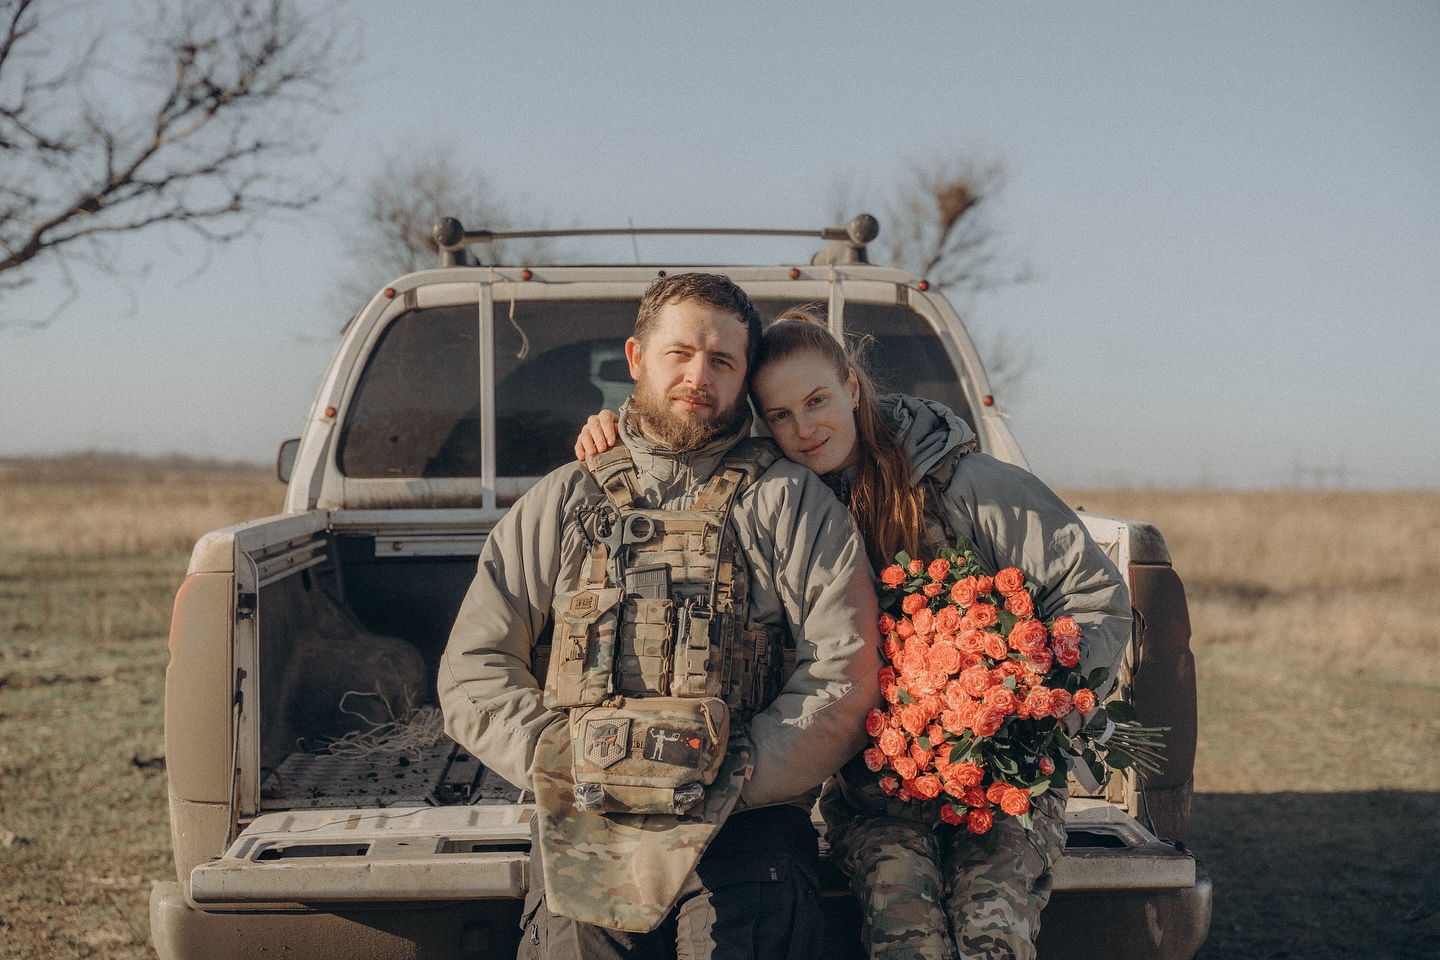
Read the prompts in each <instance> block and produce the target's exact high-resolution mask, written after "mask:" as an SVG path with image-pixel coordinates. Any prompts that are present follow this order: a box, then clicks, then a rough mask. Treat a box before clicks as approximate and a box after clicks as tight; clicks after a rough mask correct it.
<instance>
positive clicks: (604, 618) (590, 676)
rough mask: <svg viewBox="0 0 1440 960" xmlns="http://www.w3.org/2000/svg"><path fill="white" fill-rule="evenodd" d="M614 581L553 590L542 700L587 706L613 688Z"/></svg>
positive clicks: (562, 705)
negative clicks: (572, 588)
mask: <svg viewBox="0 0 1440 960" xmlns="http://www.w3.org/2000/svg"><path fill="white" fill-rule="evenodd" d="M621 593H622V591H621V590H620V588H619V587H585V588H584V589H582V590H572V591H567V592H563V593H559V594H556V596H555V605H554V614H555V618H554V623H555V630H554V634H553V636H552V638H551V641H550V664H549V667H548V668H547V670H546V674H547V676H546V678H545V700H544V702H545V706H547V707H549V708H550V709H552V710H556V709H566V708H568V707H588V706H592V705H594V704H598V703H600V702H601V701H602V700H604V699H605V698H606V697H608V696H612V695H613V694H614V692H615V691H614V683H615V681H614V676H615V637H616V625H617V622H618V620H619V609H620V596H621Z"/></svg>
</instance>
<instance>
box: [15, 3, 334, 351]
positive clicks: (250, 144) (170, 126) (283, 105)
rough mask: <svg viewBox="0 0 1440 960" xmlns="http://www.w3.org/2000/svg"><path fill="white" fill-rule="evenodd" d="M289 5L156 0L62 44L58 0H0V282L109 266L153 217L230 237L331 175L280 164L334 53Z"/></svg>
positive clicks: (308, 145)
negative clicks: (134, 18)
mask: <svg viewBox="0 0 1440 960" xmlns="http://www.w3.org/2000/svg"><path fill="white" fill-rule="evenodd" d="M298 2H300V0H155V4H154V7H153V9H152V11H151V14H150V16H149V18H148V20H146V21H144V22H134V23H127V24H125V25H124V29H121V30H115V29H114V27H113V25H110V26H93V25H90V24H86V25H87V26H89V27H90V28H91V29H92V30H93V31H94V34H95V35H94V36H93V37H92V38H91V39H89V41H88V42H84V43H82V44H81V45H80V48H79V50H78V52H75V53H70V54H68V55H67V54H66V53H65V50H66V44H65V42H64V41H65V40H68V39H69V34H68V32H67V31H66V30H65V29H64V27H65V26H66V24H65V20H64V13H65V10H64V8H63V6H61V5H60V4H59V3H58V2H57V0H0V293H3V292H4V291H5V290H14V289H17V288H18V287H20V286H23V285H25V284H26V283H28V282H29V281H30V280H31V279H32V278H33V271H34V270H35V269H37V268H39V267H41V266H43V265H44V264H45V263H47V262H48V263H50V264H51V265H52V266H55V265H58V264H61V263H69V262H88V263H90V264H91V265H94V266H98V267H100V268H101V269H111V268H112V267H113V264H114V257H115V256H116V251H117V249H118V248H117V246H116V243H117V239H118V237H119V236H120V235H123V234H128V233H132V232H135V231H140V230H145V229H147V228H150V227H154V226H156V225H159V224H167V223H168V224H175V225H179V226H183V227H186V228H188V229H190V230H192V231H194V232H195V233H196V234H197V235H199V236H200V237H202V238H204V239H206V240H209V241H225V240H228V239H233V238H234V237H236V236H239V235H241V234H242V233H244V232H245V231H246V230H248V229H250V228H251V227H252V226H253V225H254V223H255V222H256V221H257V220H258V219H259V218H260V217H262V216H265V215H267V214H272V213H275V212H280V211H288V210H298V209H301V208H303V207H305V206H308V205H309V204H311V203H313V202H315V201H316V200H317V199H318V198H319V197H320V196H321V195H322V193H323V192H324V191H325V190H327V189H328V188H329V187H330V186H332V184H331V183H328V182H326V181H325V180H323V179H318V178H316V177H315V176H313V175H304V176H299V177H296V176H294V175H293V174H291V172H290V170H291V169H292V168H291V166H290V164H291V163H292V162H293V161H294V160H295V159H296V158H298V157H300V156H303V155H305V154H307V153H310V152H312V151H313V149H314V147H315V142H314V140H313V138H312V136H311V135H310V134H309V133H308V132H307V131H310V130H313V129H314V122H313V117H314V114H315V112H316V111H317V110H323V109H324V108H325V104H326V102H327V98H328V92H329V89H330V85H331V83H332V82H333V80H334V79H335V76H336V73H337V70H338V59H339V58H338V56H337V53H336V45H337V42H338V34H337V27H336V26H335V23H334V22H333V21H331V20H324V19H312V18H310V17H307V16H305V15H303V14H302V13H301V12H300V10H299V9H298V6H297V4H298ZM42 14H45V15H47V16H48V17H49V20H48V21H47V20H42V19H41V17H42ZM102 39H103V40H104V41H105V42H104V45H103V46H104V48H105V49H107V50H112V51H114V50H118V51H119V52H118V54H117V53H111V54H110V56H111V57H112V58H114V62H111V61H110V60H107V59H106V58H104V57H102V56H100V54H99V51H100V50H101V49H102V45H101V41H102ZM70 47H71V48H73V47H74V44H73V43H71V44H70ZM4 325H5V321H4V320H3V319H0V326H4Z"/></svg>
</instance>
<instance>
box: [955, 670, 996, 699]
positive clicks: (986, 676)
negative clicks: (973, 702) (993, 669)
mask: <svg viewBox="0 0 1440 960" xmlns="http://www.w3.org/2000/svg"><path fill="white" fill-rule="evenodd" d="M960 689H962V690H964V691H965V692H966V693H968V694H970V696H972V697H983V696H985V691H986V690H989V689H990V671H989V670H986V669H985V668H984V667H982V666H979V665H978V664H977V665H976V666H973V667H969V668H967V669H966V670H964V671H962V672H961V673H960Z"/></svg>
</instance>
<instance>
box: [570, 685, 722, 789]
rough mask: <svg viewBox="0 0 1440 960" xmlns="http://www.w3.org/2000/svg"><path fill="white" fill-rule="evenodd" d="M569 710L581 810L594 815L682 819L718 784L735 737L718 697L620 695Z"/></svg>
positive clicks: (576, 787) (576, 786)
mask: <svg viewBox="0 0 1440 960" xmlns="http://www.w3.org/2000/svg"><path fill="white" fill-rule="evenodd" d="M611 703H613V704H614V705H611V704H610V703H607V704H606V705H604V706H598V707H592V708H590V709H588V710H573V711H571V713H570V737H571V742H572V743H573V744H574V745H575V748H574V754H573V757H574V775H575V805H576V807H577V808H579V809H581V810H588V811H591V812H594V813H643V814H659V813H663V814H681V813H685V812H686V811H687V810H689V809H690V807H692V806H694V805H695V804H696V803H697V802H699V801H700V800H701V799H702V798H703V797H704V794H705V787H706V786H708V785H709V784H711V783H713V782H714V781H715V775H716V774H717V773H718V772H719V770H720V764H721V763H722V761H724V759H725V750H726V747H727V745H728V743H729V740H730V710H729V708H728V707H727V706H726V705H725V701H723V700H721V699H720V698H718V697H644V698H624V699H622V698H616V700H614V701H611Z"/></svg>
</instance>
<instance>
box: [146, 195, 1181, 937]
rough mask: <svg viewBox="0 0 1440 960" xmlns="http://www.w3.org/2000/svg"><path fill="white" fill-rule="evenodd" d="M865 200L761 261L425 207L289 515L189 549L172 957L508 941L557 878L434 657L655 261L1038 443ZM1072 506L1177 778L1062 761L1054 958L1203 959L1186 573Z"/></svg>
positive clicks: (986, 425)
mask: <svg viewBox="0 0 1440 960" xmlns="http://www.w3.org/2000/svg"><path fill="white" fill-rule="evenodd" d="M873 224H874V221H873V219H868V218H857V219H856V220H855V221H852V222H851V223H850V224H847V225H846V226H845V227H838V228H831V229H829V230H826V231H818V232H817V233H818V234H819V236H820V238H822V239H825V240H828V241H829V244H828V246H826V247H825V248H824V249H822V250H821V252H820V253H819V254H817V256H816V258H815V259H814V261H812V262H809V263H804V264H778V265H769V266H715V265H706V266H680V265H677V264H657V265H649V266H562V265H553V266H546V265H531V266H514V267H504V266H476V265H473V264H472V263H471V262H470V261H469V257H468V256H467V255H466V250H467V248H468V247H469V246H470V245H471V244H474V243H480V242H486V240H487V239H491V238H497V237H499V236H500V235H497V234H491V233H488V232H486V231H474V232H470V233H467V232H466V231H464V229H463V228H462V227H460V225H459V224H456V223H454V222H453V221H449V222H446V221H442V223H441V224H440V225H438V226H437V239H438V240H440V242H441V245H442V248H443V249H444V252H443V254H442V263H441V265H440V266H438V267H437V268H435V269H432V270H424V271H420V272H417V273H412V274H409V275H406V276H404V277H400V278H398V279H396V280H395V281H394V282H392V283H391V284H389V285H388V286H386V287H385V288H384V289H382V290H380V291H378V292H376V294H375V295H374V296H373V297H372V298H371V300H370V301H369V302H368V303H367V304H366V305H365V306H364V307H363V308H362V309H361V310H360V311H359V312H358V313H357V314H356V315H355V317H354V318H353V319H352V321H351V322H350V323H349V325H348V326H347V327H346V329H345V332H344V335H343V337H342V339H341V342H340V345H339V348H338V349H337V351H336V354H335V357H334V359H333V360H332V361H331V364H330V368H329V370H328V372H327V373H326V375H325V378H324V381H323V383H322V385H321V387H320V390H319V393H318V395H317V396H316V399H315V402H314V405H313V406H312V408H311V410H310V414H309V417H308V419H307V421H306V426H305V430H304V433H303V436H302V437H300V438H299V440H298V441H291V442H288V443H287V445H286V447H285V448H283V449H282V473H283V474H284V477H285V479H286V480H287V481H288V487H287V492H286V498H285V507H284V513H283V514H281V515H278V516H274V517H266V518H257V519H255V520H253V521H250V522H247V523H242V524H240V525H237V526H234V527H229V528H226V529H223V530H217V531H214V532H212V533H209V534H206V535H205V536H204V537H202V538H201V540H200V541H199V542H198V543H197V544H196V546H195V549H194V552H193V554H192V557H191V562H190V567H189V570H188V573H187V576H186V579H185V581H184V583H183V584H182V586H181V588H180V591H179V594H178V596H177V598H176V603H175V613H174V618H173V621H172V627H171V637H170V649H171V661H170V665H169V668H168V670H167V676H166V706H165V711H166V714H165V729H166V756H167V764H168V768H169V773H170V801H169V806H170V821H171V831H172V840H173V850H174V855H175V866H176V876H175V880H174V881H173V882H167V883H162V884H159V885H157V886H156V887H155V889H154V892H153V894H152V898H151V929H152V936H153V940H154V943H155V947H156V950H157V952H158V953H159V955H160V957H161V958H162V960H178V958H192V957H207V958H213V957H231V956H233V957H241V956H252V955H255V954H256V953H258V952H259V951H260V950H262V949H273V950H277V951H278V950H282V949H290V950H293V951H295V952H296V954H297V955H305V956H312V957H329V956H335V957H341V956H354V955H364V956H374V957H395V958H401V957H457V958H459V957H491V956H508V955H511V954H513V952H514V949H515V945H516V943H517V941H518V938H519V936H520V930H519V927H518V920H519V914H520V905H521V900H522V899H523V897H524V894H525V891H526V889H527V888H528V886H529V884H530V883H532V882H534V881H536V880H537V879H538V878H536V877H534V875H533V874H532V868H531V864H530V860H529V845H530V825H529V821H530V819H531V818H532V816H533V813H534V809H533V804H532V802H531V801H532V799H533V798H531V797H530V795H529V794H528V793H527V792H526V791H524V790H522V789H520V788H519V787H517V786H516V785H513V784H509V783H506V782H505V781H504V780H502V779H501V778H499V777H498V776H496V775H495V774H494V773H493V772H491V771H489V770H487V769H486V768H485V767H484V766H483V764H481V763H479V762H478V761H477V760H476V759H475V758H474V757H472V756H470V755H469V754H468V753H467V752H466V751H465V750H464V749H463V748H462V747H460V746H459V745H457V744H455V743H454V742H453V741H451V740H449V739H448V738H447V737H446V736H445V735H444V734H443V732H442V731H441V729H440V726H439V715H438V707H437V704H436V697H435V681H434V678H435V674H436V668H437V665H438V662H439V658H440V656H441V653H442V652H443V650H444V647H445V644H446V641H447V638H448V636H449V631H450V627H451V625H452V623H453V621H454V618H455V615H456V612H457V611H458V609H459V606H460V602H461V600H462V599H463V597H464V595H465V592H466V589H467V588H468V586H469V583H470V581H471V579H473V577H474V574H475V570H476V561H477V557H478V555H479V552H480V550H481V547H482V546H483V545H484V543H485V540H486V537H487V535H488V534H489V532H490V530H491V529H492V528H493V527H494V525H495V523H496V522H497V521H498V520H499V519H500V518H501V517H502V516H504V514H505V512H506V511H507V510H508V509H509V507H510V506H511V505H512V504H514V503H515V501H516V499H517V498H519V497H520V496H521V495H522V494H523V493H524V492H525V491H526V490H527V489H529V488H530V487H531V486H532V485H534V484H535V483H536V481H537V480H538V479H539V478H540V477H541V476H543V475H544V474H546V473H547V472H549V471H550V470H552V469H554V468H556V467H558V466H561V465H563V464H564V463H566V462H568V461H569V460H571V459H572V458H573V453H572V447H573V443H574V438H575V436H576V434H577V433H578V432H579V430H580V427H581V425H582V424H583V423H584V422H585V419H586V418H587V417H588V416H589V415H590V414H592V413H594V412H596V411H597V410H599V409H601V408H605V407H608V408H610V409H615V408H617V407H618V406H619V404H620V403H621V402H622V401H623V400H624V399H625V398H626V397H627V396H628V395H629V392H630V389H631V386H632V384H631V382H630V377H629V373H628V368H627V366H626V363H625V356H624V342H625V339H626V338H627V337H628V336H629V335H630V332H631V329H632V327H633V325H634V321H635V315H636V311H637V308H638V305H639V301H640V297H641V294H642V293H643V292H644V290H645V287H646V286H647V285H648V284H649V283H650V282H651V281H653V280H654V279H655V278H657V277H659V276H663V275H666V274H667V273H674V272H683V271H686V270H696V269H698V270H704V271H707V272H715V273H724V274H726V275H727V276H729V277H730V278H731V279H732V280H734V281H735V282H736V283H738V284H739V285H740V286H741V287H742V288H744V289H745V290H746V292H747V293H748V294H749V295H750V297H751V298H752V299H753V300H754V301H755V303H756V305H757V307H758V308H759V309H760V311H761V313H762V314H763V315H764V316H765V317H766V319H770V318H773V317H774V316H775V315H776V314H778V313H780V312H781V311H783V310H785V309H787V308H789V307H792V306H795V305H797V304H805V303H813V304H819V305H822V306H823V307H824V308H825V310H826V312H827V316H828V317H829V322H830V324H831V326H832V329H833V330H834V332H835V333H836V334H859V335H864V336H867V337H869V338H872V339H873V344H872V347H871V350H870V352H869V358H870V362H871V364H872V368H873V373H874V375H875V377H876V379H877V381H878V382H880V383H882V384H884V386H885V387H887V388H888V389H890V390H895V391H900V392H905V393H910V394H914V395H918V396H922V397H926V398H929V399H932V400H937V401H939V402H941V403H944V404H945V405H947V406H949V407H950V408H951V409H952V410H954V411H955V412H956V413H957V414H959V415H960V416H961V417H962V418H964V419H965V420H966V421H967V422H969V423H970V424H971V425H972V427H973V428H974V429H975V432H976V434H977V435H978V438H979V444H980V448H981V449H982V450H984V451H985V452H987V453H989V454H991V455H993V456H995V457H997V458H999V459H1002V460H1005V461H1008V462H1010V463H1014V464H1017V465H1019V466H1021V467H1028V465H1027V464H1026V461H1025V458H1024V455H1023V453H1022V452H1021V450H1020V448H1019V446H1018V444H1017V443H1016V442H1015V439H1014V437H1013V436H1012V435H1011V433H1010V430H1009V428H1008V426H1007V424H1006V421H1005V419H1004V417H1003V415H1002V413H1001V411H1000V408H999V407H998V405H997V404H996V403H995V400H994V398H993V396H992V394H991V391H990V388H989V385H988V383H987V380H986V376H985V371H984V368H983V366H982V364H981V362H980V357H979V354H978V352H977V351H976V349H975V346H974V344H973V343H972V342H971V340H970V337H969V335H968V334H967V333H966V330H965V326H964V324H963V323H962V321H961V319H960V317H959V316H958V315H957V313H956V312H955V310H954V309H953V308H952V307H951V305H950V304H949V303H948V302H947V301H946V299H945V298H944V296H943V295H942V294H941V293H940V292H939V291H938V290H935V289H933V288H931V287H930V285H929V284H928V283H927V282H926V281H925V280H924V278H921V277H916V276H914V275H911V274H909V273H906V272H904V271H900V270H895V269H890V268H886V267H880V266H875V265H872V264H869V263H867V262H865V255H864V244H865V243H866V242H868V240H869V239H873V236H874V233H873ZM607 232H613V231H607ZM665 232H669V231H665ZM706 232H709V231H706ZM1082 517H1083V519H1084V520H1085V523H1086V525H1087V527H1088V528H1089V530H1090V532H1091V533H1092V535H1093V536H1094V537H1095V539H1096V540H1097V542H1099V543H1100V544H1101V546H1102V547H1104V549H1105V550H1106V551H1107V552H1108V553H1109V555H1110V557H1111V559H1112V560H1114V561H1115V562H1116V564H1117V566H1118V567H1119V568H1120V570H1121V571H1123V572H1125V573H1126V574H1127V576H1128V579H1129V585H1130V591H1131V596H1132V599H1133V603H1134V606H1135V608H1136V617H1135V628H1134V633H1133V636H1132V643H1131V646H1130V649H1129V651H1128V652H1127V656H1126V660H1125V664H1124V667H1123V671H1122V678H1121V691H1122V692H1123V693H1124V694H1125V695H1127V696H1128V698H1129V699H1130V700H1131V702H1132V703H1134V705H1135V706H1136V708H1137V710H1138V711H1139V713H1140V717H1141V719H1142V721H1145V722H1147V723H1149V724H1159V725H1165V726H1169V727H1170V728H1171V730H1170V732H1169V734H1168V735H1167V737H1166V742H1167V763H1166V765H1165V769H1164V772H1163V774H1162V775H1160V776H1158V777H1152V778H1151V779H1150V780H1149V781H1145V782H1141V781H1138V780H1136V779H1135V778H1134V777H1133V776H1126V777H1113V778H1112V779H1111V781H1109V782H1108V783H1106V784H1105V785H1103V786H1102V787H1101V789H1100V790H1098V791H1095V792H1093V793H1092V794H1088V795H1087V794H1086V793H1085V791H1084V790H1083V789H1081V788H1080V787H1079V785H1078V784H1076V783H1073V782H1072V784H1071V799H1070V803H1069V808H1068V810H1067V826H1068V828H1069V835H1070V839H1069V842H1068V844H1067V848H1066V851H1065V855H1064V857H1063V859H1062V861H1061V862H1060V864H1059V865H1058V866H1057V869H1056V873H1055V893H1054V896H1053V897H1052V900H1051V903H1050V906H1049V907H1047V909H1046V913H1045V915H1044V923H1043V928H1042V933H1041V940H1040V953H1041V956H1042V957H1050V958H1059V957H1068V956H1080V955H1082V954H1083V955H1085V956H1088V957H1114V958H1119V957H1137V958H1138V957H1163V958H1169V957H1190V956H1193V955H1194V953H1195V951H1196V950H1198V948H1199V946H1200V944H1201V943H1202V942H1203V940H1204V936H1205V932H1206V930H1207V929H1208V925H1209V917H1210V885H1209V879H1208V877H1207V876H1206V875H1205V873H1204V871H1203V870H1202V869H1201V868H1199V866H1198V865H1197V864H1196V861H1195V859H1194V857H1193V856H1192V855H1191V854H1190V853H1189V852H1188V850H1187V849H1186V848H1185V845H1184V844H1185V841H1186V840H1187V838H1188V830H1189V796H1190V783H1191V778H1190V774H1191V769H1192V767H1193V760H1194V746H1195V675H1194V661H1193V658H1191V656H1190V651H1189V622H1188V613H1187V609H1186V604H1185V596H1184V589H1183V586H1182V585H1181V582H1180V580H1179V577H1178V576H1177V575H1176V574H1175V572H1174V571H1173V569H1172V568H1171V566H1170V559H1169V554H1168V552H1167V550H1166V547H1165V542H1164V538H1163V537H1162V536H1161V534H1160V532H1159V531H1158V530H1156V529H1155V528H1154V527H1152V526H1150V525H1148V524H1145V523H1141V522H1137V521H1129V520H1124V519H1118V518H1108V517H1099V516H1089V515H1083V514H1082ZM822 832H823V828H822ZM825 894H826V896H825V902H826V910H827V917H828V918H829V931H830V932H829V935H828V936H829V938H830V941H831V947H832V949H831V952H830V954H827V955H834V956H855V957H858V956H860V945H859V938H858V933H857V931H858V918H857V916H856V910H855V904H854V902H853V900H852V899H851V898H850V897H849V894H848V891H847V888H846V884H845V880H844V878H843V877H841V876H840V875H839V873H838V871H834V870H830V871H829V872H828V873H827V876H826V891H825Z"/></svg>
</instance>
